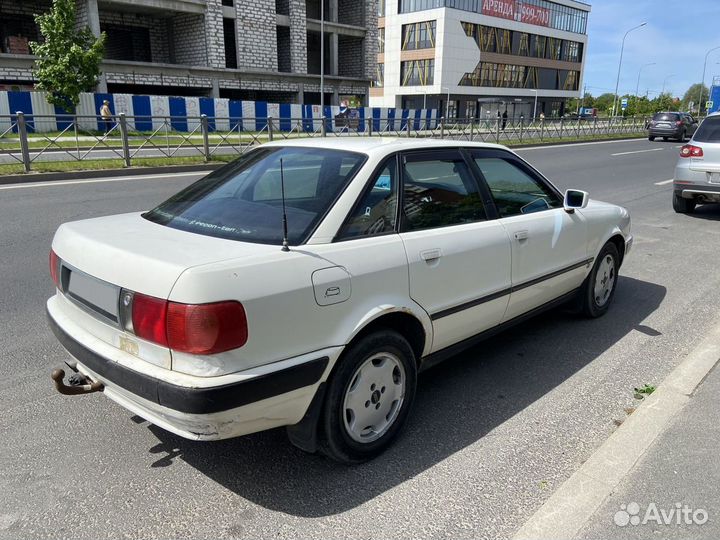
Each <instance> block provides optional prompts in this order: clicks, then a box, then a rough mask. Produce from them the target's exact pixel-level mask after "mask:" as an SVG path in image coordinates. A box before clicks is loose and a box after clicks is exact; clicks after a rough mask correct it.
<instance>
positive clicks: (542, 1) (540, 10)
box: [398, 0, 588, 34]
mask: <svg viewBox="0 0 720 540" xmlns="http://www.w3.org/2000/svg"><path fill="white" fill-rule="evenodd" d="M398 7H399V12H400V13H411V12H414V11H424V10H427V9H435V8H442V7H448V8H455V9H460V10H462V11H469V12H472V13H482V14H483V15H487V16H490V17H498V18H501V19H509V20H513V21H517V22H523V23H526V24H532V25H535V26H545V27H547V28H555V29H556V30H565V31H567V32H573V33H576V34H585V33H586V32H587V19H588V12H587V11H584V10H582V9H577V8H572V7H568V6H561V5H560V4H556V3H554V2H550V1H549V0H502V1H500V0H495V1H487V0H486V1H484V2H483V1H481V0H399V4H398Z"/></svg>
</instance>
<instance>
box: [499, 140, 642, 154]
mask: <svg viewBox="0 0 720 540" xmlns="http://www.w3.org/2000/svg"><path fill="white" fill-rule="evenodd" d="M548 140H550V139H548ZM643 140H644V139H640V138H638V139H613V140H612V141H588V142H583V143H567V144H552V143H551V144H544V145H542V146H528V147H527V148H513V147H512V146H511V147H509V148H510V150H512V151H513V152H524V151H525V150H546V149H552V148H563V147H565V146H589V145H591V144H614V143H624V142H638V141H643Z"/></svg>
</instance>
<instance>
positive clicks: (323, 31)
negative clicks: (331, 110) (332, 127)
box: [320, 0, 325, 118]
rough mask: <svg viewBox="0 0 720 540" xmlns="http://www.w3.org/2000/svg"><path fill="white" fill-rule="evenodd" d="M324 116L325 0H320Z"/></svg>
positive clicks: (322, 112) (322, 108)
mask: <svg viewBox="0 0 720 540" xmlns="http://www.w3.org/2000/svg"><path fill="white" fill-rule="evenodd" d="M323 116H325V0H320V117H321V118H322V117H323Z"/></svg>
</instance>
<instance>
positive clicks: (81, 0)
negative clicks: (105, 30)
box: [75, 0, 100, 36]
mask: <svg viewBox="0 0 720 540" xmlns="http://www.w3.org/2000/svg"><path fill="white" fill-rule="evenodd" d="M75 14H76V19H77V23H76V25H77V27H78V28H85V27H86V26H87V27H89V28H90V30H91V31H92V33H93V34H94V35H95V36H100V13H99V12H98V5H97V0H75Z"/></svg>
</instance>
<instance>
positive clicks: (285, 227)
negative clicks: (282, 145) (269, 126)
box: [280, 158, 290, 251]
mask: <svg viewBox="0 0 720 540" xmlns="http://www.w3.org/2000/svg"><path fill="white" fill-rule="evenodd" d="M280 193H281V194H282V214H283V242H282V250H283V251H290V248H289V247H288V225H287V212H285V172H284V171H283V159H282V158H280Z"/></svg>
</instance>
